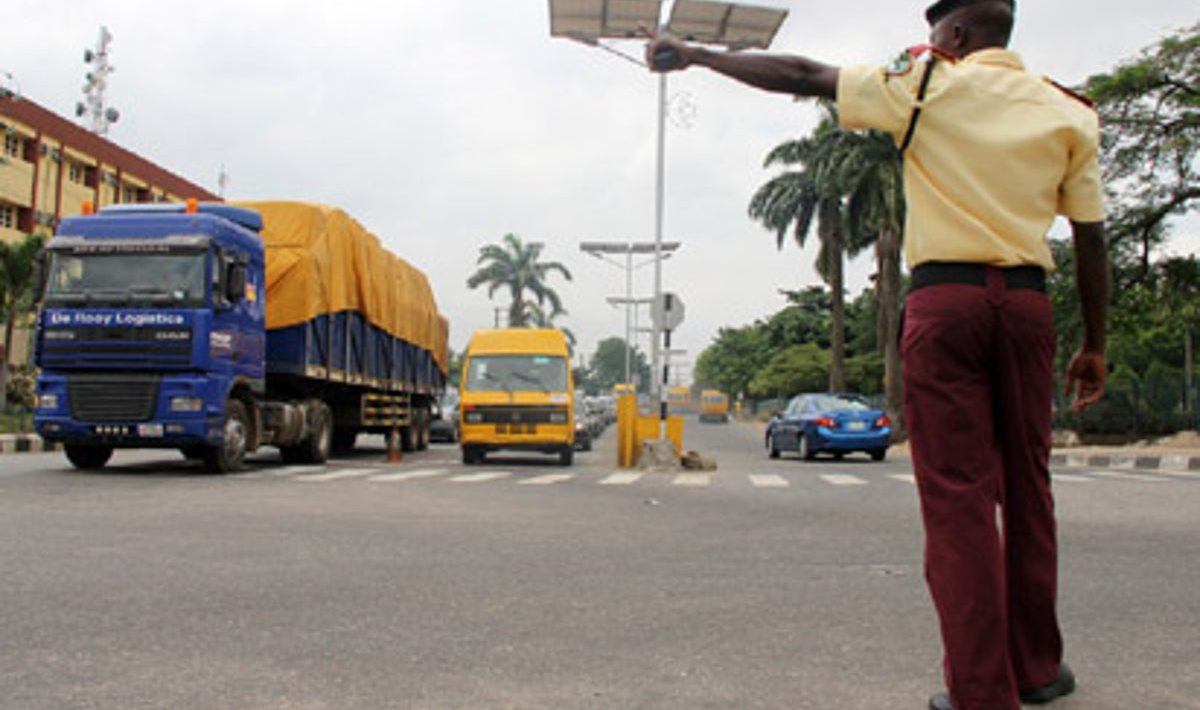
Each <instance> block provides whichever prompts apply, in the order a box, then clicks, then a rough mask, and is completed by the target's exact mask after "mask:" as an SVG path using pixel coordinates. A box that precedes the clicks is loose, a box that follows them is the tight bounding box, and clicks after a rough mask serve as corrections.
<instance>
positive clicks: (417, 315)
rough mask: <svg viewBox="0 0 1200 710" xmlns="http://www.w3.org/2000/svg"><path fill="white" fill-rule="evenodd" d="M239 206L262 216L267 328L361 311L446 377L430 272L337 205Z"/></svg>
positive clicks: (442, 324) (444, 327)
mask: <svg viewBox="0 0 1200 710" xmlns="http://www.w3.org/2000/svg"><path fill="white" fill-rule="evenodd" d="M235 204H237V205H239V206H241V207H247V208H249V209H252V210H256V211H257V212H258V213H259V214H261V215H262V218H263V230H262V237H263V245H264V247H265V248H266V261H267V267H266V271H267V273H266V280H267V284H266V290H267V328H268V329H275V328H287V327H290V326H293V325H299V324H300V323H304V322H306V321H310V320H312V319H313V318H316V317H317V316H320V315H325V314H330V313H340V312H342V311H357V312H359V313H362V314H363V315H365V316H366V317H367V320H368V321H369V322H370V323H371V324H372V325H374V326H376V327H378V328H380V329H382V330H384V331H386V332H388V333H390V334H391V335H393V336H395V337H397V338H400V339H402V340H405V341H407V342H409V343H412V344H413V345H416V346H418V347H420V348H423V349H425V350H428V351H429V352H430V353H432V354H433V358H434V360H435V361H436V362H437V364H438V368H439V369H440V370H441V371H442V373H443V374H445V373H446V371H447V369H446V368H447V364H448V363H447V358H446V355H447V353H446V349H447V347H448V342H449V336H450V324H449V321H447V320H446V319H445V318H443V317H441V315H439V314H438V310H437V303H436V302H435V301H434V298H433V292H432V291H431V290H430V288H429V282H428V281H427V280H426V279H425V274H423V273H421V272H420V271H418V270H417V269H415V268H413V267H412V265H410V264H409V263H408V262H406V261H405V260H403V259H401V258H400V257H398V256H396V255H394V254H392V253H391V252H389V251H387V250H386V249H384V248H383V246H382V245H380V243H379V238H378V237H376V236H375V235H374V234H371V233H370V232H368V231H367V230H366V229H365V228H363V226H362V225H361V224H359V223H358V222H357V221H355V219H354V218H353V217H351V216H350V215H348V214H346V213H345V212H343V211H342V210H340V209H338V208H336V207H328V206H325V205H316V204H308V203H304V202H275V201H272V202H238V203H235Z"/></svg>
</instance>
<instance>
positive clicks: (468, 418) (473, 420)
mask: <svg viewBox="0 0 1200 710" xmlns="http://www.w3.org/2000/svg"><path fill="white" fill-rule="evenodd" d="M463 421H464V422H466V423H468V424H482V423H483V412H467V413H466V414H464V415H463Z"/></svg>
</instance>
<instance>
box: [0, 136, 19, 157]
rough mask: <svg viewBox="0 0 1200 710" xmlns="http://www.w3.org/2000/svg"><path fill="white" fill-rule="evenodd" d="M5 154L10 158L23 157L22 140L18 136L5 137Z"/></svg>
mask: <svg viewBox="0 0 1200 710" xmlns="http://www.w3.org/2000/svg"><path fill="white" fill-rule="evenodd" d="M4 154H5V155H7V156H8V157H10V158H20V157H21V139H20V138H18V137H17V136H11V135H5V136H4Z"/></svg>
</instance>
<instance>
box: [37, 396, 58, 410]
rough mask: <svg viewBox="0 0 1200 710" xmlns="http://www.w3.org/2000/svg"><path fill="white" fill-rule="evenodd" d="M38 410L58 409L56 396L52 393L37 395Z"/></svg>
mask: <svg viewBox="0 0 1200 710" xmlns="http://www.w3.org/2000/svg"><path fill="white" fill-rule="evenodd" d="M37 408H38V409H58V395H57V394H54V393H52V392H51V393H49V394H39V395H38V398H37Z"/></svg>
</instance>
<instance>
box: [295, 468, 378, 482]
mask: <svg viewBox="0 0 1200 710" xmlns="http://www.w3.org/2000/svg"><path fill="white" fill-rule="evenodd" d="M377 470H379V469H374V468H339V469H335V470H333V471H329V472H327V473H306V474H299V475H297V476H293V477H292V480H293V481H303V482H304V483H324V482H325V481H338V480H341V479H343V478H363V477H365V476H369V475H370V474H372V473H374V472H375V471H377Z"/></svg>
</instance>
